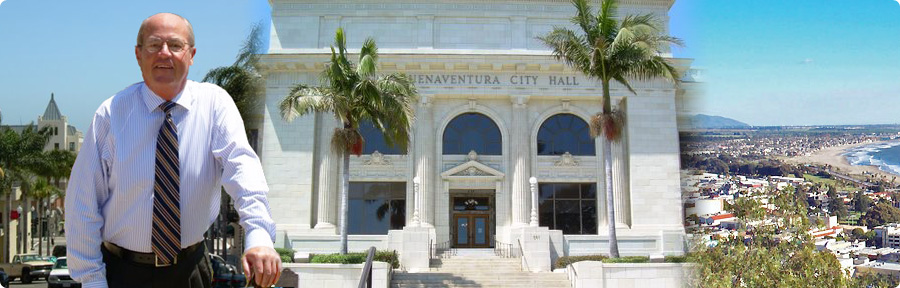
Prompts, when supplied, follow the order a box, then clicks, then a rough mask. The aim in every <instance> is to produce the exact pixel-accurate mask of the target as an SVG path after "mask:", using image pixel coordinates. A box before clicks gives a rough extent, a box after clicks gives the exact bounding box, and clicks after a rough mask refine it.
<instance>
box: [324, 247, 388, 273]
mask: <svg viewBox="0 0 900 288" xmlns="http://www.w3.org/2000/svg"><path fill="white" fill-rule="evenodd" d="M366 256H367V255H366V253H361V252H360V253H347V254H346V255H341V254H340V253H335V254H315V255H310V256H309V263H331V264H362V263H365V262H366ZM373 260H374V261H379V262H385V263H388V264H390V265H391V267H393V268H395V269H396V268H400V258H398V257H397V252H394V251H375V258H374V259H373Z"/></svg>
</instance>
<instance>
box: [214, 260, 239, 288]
mask: <svg viewBox="0 0 900 288" xmlns="http://www.w3.org/2000/svg"><path fill="white" fill-rule="evenodd" d="M209 260H210V261H211V262H212V269H213V287H215V288H224V287H245V286H244V285H245V284H246V282H247V277H245V276H244V274H242V273H241V271H240V269H237V268H236V267H234V265H231V264H228V263H226V262H225V260H223V259H222V257H219V255H215V254H209Z"/></svg>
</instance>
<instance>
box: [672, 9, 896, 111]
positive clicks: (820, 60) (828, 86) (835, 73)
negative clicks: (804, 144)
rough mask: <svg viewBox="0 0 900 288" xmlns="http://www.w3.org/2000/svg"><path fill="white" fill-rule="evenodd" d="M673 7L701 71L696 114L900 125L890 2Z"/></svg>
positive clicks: (893, 24)
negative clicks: (679, 10) (680, 15)
mask: <svg viewBox="0 0 900 288" xmlns="http://www.w3.org/2000/svg"><path fill="white" fill-rule="evenodd" d="M679 2H680V3H677V4H676V8H678V6H679V5H685V6H684V7H683V8H684V9H685V10H686V11H687V12H686V13H683V14H687V15H690V17H689V18H687V19H684V21H685V23H680V24H681V25H685V27H687V28H686V29H685V31H687V32H686V35H689V36H691V37H687V38H688V39H689V41H688V47H689V48H690V54H692V56H694V58H696V62H695V63H694V65H695V67H700V68H703V69H705V70H706V79H705V80H706V93H705V95H704V96H703V97H702V98H701V101H699V103H697V104H698V106H699V108H700V111H699V112H701V113H704V114H713V115H721V116H725V117H731V118H734V119H736V120H739V121H743V122H746V123H748V124H751V125H810V124H879V123H884V124H891V123H900V113H898V110H900V5H898V3H897V2H896V1H894V0H857V1H849V0H829V1H822V0H790V1H783V0H754V1H689V0H681V1H679ZM674 21H675V19H674V17H673V22H674ZM675 25H676V24H675V23H673V34H676V36H677V35H678V33H679V32H678V31H675V30H674V28H675Z"/></svg>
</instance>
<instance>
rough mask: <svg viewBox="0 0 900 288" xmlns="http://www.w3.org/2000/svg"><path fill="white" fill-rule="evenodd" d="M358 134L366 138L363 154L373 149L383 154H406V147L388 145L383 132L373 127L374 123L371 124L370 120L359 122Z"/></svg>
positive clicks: (369, 152) (370, 152)
mask: <svg viewBox="0 0 900 288" xmlns="http://www.w3.org/2000/svg"><path fill="white" fill-rule="evenodd" d="M359 134H362V137H363V139H365V140H366V145H365V146H364V147H363V154H372V152H375V151H378V152H379V153H381V154H385V155H403V154H406V149H401V148H400V147H399V146H394V147H392V146H390V145H388V144H387V142H385V141H384V133H381V130H378V128H375V124H373V123H372V121H362V122H360V123H359Z"/></svg>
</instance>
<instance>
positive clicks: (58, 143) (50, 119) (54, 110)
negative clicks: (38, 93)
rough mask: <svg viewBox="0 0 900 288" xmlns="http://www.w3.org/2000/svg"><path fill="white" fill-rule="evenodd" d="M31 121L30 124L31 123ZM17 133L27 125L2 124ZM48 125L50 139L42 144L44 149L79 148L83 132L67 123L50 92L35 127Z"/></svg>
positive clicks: (82, 139) (76, 149) (70, 149)
mask: <svg viewBox="0 0 900 288" xmlns="http://www.w3.org/2000/svg"><path fill="white" fill-rule="evenodd" d="M33 124H34V122H32V124H31V125H33ZM4 126H6V127H9V128H10V129H12V130H13V131H16V132H17V133H22V131H23V130H25V128H27V127H28V126H29V125H4ZM44 127H50V139H49V140H48V141H47V145H46V146H44V150H45V151H49V150H60V149H62V150H69V151H72V152H75V153H78V151H79V150H81V144H82V143H83V142H84V133H82V132H81V131H78V129H77V128H75V126H72V125H69V118H68V117H66V116H65V115H63V114H62V112H60V110H59V106H57V105H56V99H55V97H54V95H53V93H50V102H48V103H47V108H45V109H44V114H41V115H38V118H37V126H35V128H37V129H42V128H44Z"/></svg>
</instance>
